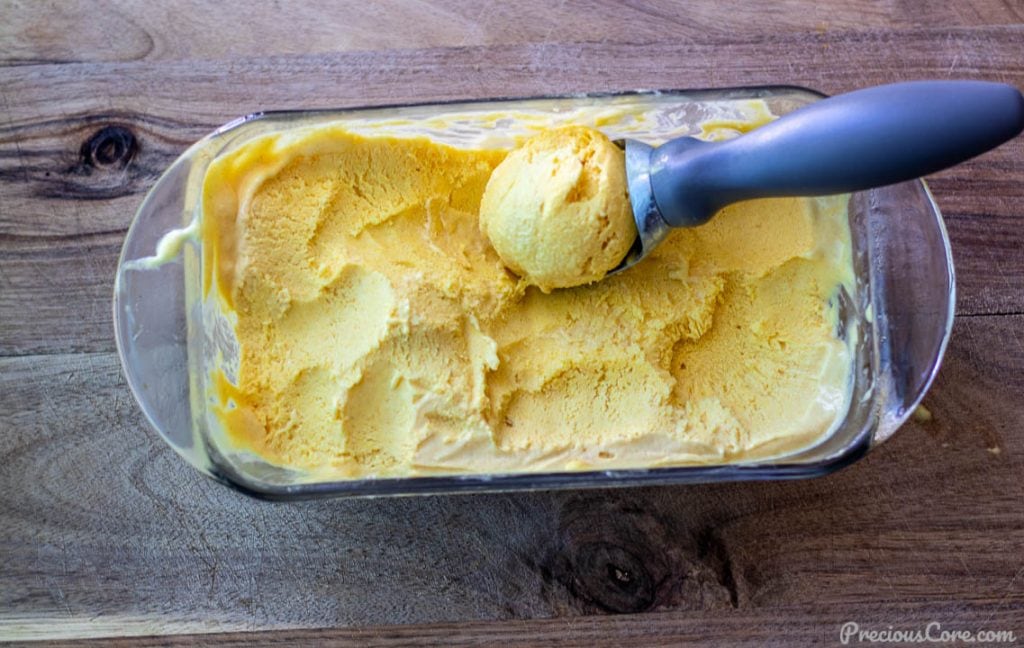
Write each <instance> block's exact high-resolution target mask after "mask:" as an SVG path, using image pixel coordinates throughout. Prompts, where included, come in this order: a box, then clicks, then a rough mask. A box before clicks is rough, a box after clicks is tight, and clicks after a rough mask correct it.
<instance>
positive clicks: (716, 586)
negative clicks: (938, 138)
mask: <svg viewBox="0 0 1024 648" xmlns="http://www.w3.org/2000/svg"><path fill="white" fill-rule="evenodd" d="M1022 327H1024V316H992V317H967V318H963V319H961V320H960V321H959V323H958V324H957V328H956V331H955V334H954V338H953V343H952V344H951V346H950V350H949V355H948V358H947V361H946V364H945V368H944V369H943V371H942V373H941V374H940V377H939V380H938V382H937V384H936V386H935V387H934V389H933V390H932V392H931V393H930V395H929V396H928V398H927V399H926V404H927V405H928V406H929V407H930V408H931V410H932V412H933V413H934V420H932V421H930V422H928V423H913V424H909V425H908V426H907V427H906V428H904V429H903V430H902V431H901V432H899V433H898V434H897V435H896V436H895V437H894V438H893V439H892V440H890V441H889V442H887V443H886V444H885V445H884V446H882V447H881V448H880V449H878V451H877V452H875V453H872V454H871V455H869V456H868V457H867V458H865V459H864V460H863V461H861V462H859V463H858V464H855V465H854V466H853V467H851V468H849V469H847V470H845V471H842V472H840V473H838V474H835V475H833V476H830V477H827V478H823V479H817V480H811V481H802V482H776V483H753V484H715V485H705V486H693V487H664V488H642V489H625V490H619V491H584V492H557V493H523V494H513V495H501V494H495V495H477V496H464V497H426V498H406V499H386V500H369V501H323V502H306V503H297V504H284V505H282V504H273V503H264V502H258V501H254V500H251V499H249V498H246V497H244V496H242V495H240V494H237V493H234V492H232V491H230V490H229V489H227V488H224V487H223V486H220V485H218V484H215V483H213V482H211V481H210V480H208V479H206V478H204V477H202V476H200V475H198V474H197V473H196V472H195V471H194V470H192V469H191V468H189V467H187V466H186V465H184V463H183V462H182V461H181V460H180V459H179V458H178V457H177V456H175V455H174V453H173V452H172V451H171V450H169V449H168V448H167V447H166V446H165V445H164V444H163V443H162V442H161V441H160V440H159V439H157V438H156V435H155V434H154V433H153V432H152V431H150V430H148V429H147V428H146V426H145V424H144V422H143V420H142V417H141V414H140V413H139V412H138V411H137V410H136V408H135V406H134V404H133V403H132V401H131V398H130V396H129V394H128V392H127V389H126V388H125V385H124V383H123V380H122V378H121V376H120V373H119V370H118V367H117V361H116V358H115V357H114V356H113V355H112V354H109V353H98V354H72V355H65V356H62V355H54V356H26V357H21V358H8V359H3V360H0V428H2V429H3V430H5V433H4V434H3V435H2V436H0V465H3V466H4V467H5V468H4V470H3V471H2V472H0V510H2V511H4V524H3V525H2V526H0V553H2V554H3V555H4V556H5V557H6V559H5V560H4V561H3V562H2V563H0V635H4V636H17V637H24V638H28V637H46V636H51V637H54V636H61V635H74V636H80V635H86V636H88V635H92V636H108V635H118V634H156V633H176V632H191V633H195V632H208V631H244V630H253V629H273V628H315V627H332V626H345V627H350V626H351V627H361V626H362V627H365V626H370V625H394V624H396V623H401V624H406V623H411V624H414V623H447V622H456V621H471V620H478V621H485V620H502V619H504V620H508V619H522V618H545V617H576V616H579V615H590V614H604V613H608V612H629V613H636V612H646V611H659V610H661V611H673V612H674V613H678V614H680V615H681V617H680V618H681V619H683V620H685V619H690V620H691V621H692V622H693V623H697V621H698V620H701V623H704V622H709V621H713V620H714V619H717V618H719V617H723V616H725V617H729V616H730V615H733V614H736V613H737V611H739V613H741V614H750V615H752V617H751V618H764V617H768V616H772V615H776V616H784V615H786V614H789V613H790V612H789V611H790V610H791V607H792V606H799V605H801V604H809V603H810V602H814V605H813V607H810V608H807V609H804V611H803V612H800V613H799V615H798V616H797V619H798V620H801V619H802V621H801V623H805V624H807V625H808V629H805V630H803V631H802V632H819V631H820V632H824V631H827V632H834V631H835V628H834V625H835V620H836V618H837V615H839V614H841V613H844V612H845V611H847V610H851V611H856V612H858V613H863V615H864V622H865V623H871V622H874V621H875V620H876V619H878V620H883V621H884V620H885V619H891V618H893V617H892V616H891V612H887V611H886V610H890V608H891V606H899V605H903V606H906V607H907V608H908V609H910V610H913V609H916V608H917V606H920V609H921V610H924V611H926V612H921V614H918V615H911V616H908V617H907V618H909V619H915V620H916V619H922V620H923V619H925V618H926V613H927V614H932V613H933V612H932V611H935V610H944V613H943V615H940V617H939V618H938V620H940V621H948V623H950V624H954V623H955V624H957V625H958V627H960V626H970V625H971V624H981V623H982V622H986V623H987V620H991V619H998V620H1000V621H1005V620H1007V619H1008V618H1010V612H1012V613H1014V614H1017V617H1016V618H1018V619H1019V618H1022V617H1021V613H1022V612H1024V578H1021V574H1022V573H1024V572H1022V571H1021V570H1022V569H1024V519H1022V517H1021V514H1020V502H1021V501H1022V499H1024V482H1022V481H1021V480H1020V474H1021V471H1022V470H1024V437H1022V435H1021V434H1020V430H1021V429H1022V426H1024V413H1022V411H1021V408H1020V406H1019V405H1018V404H1017V399H1018V398H1019V394H1020V392H1021V389H1022V388H1024V372H1022V371H1021V368H1022V367H1024V344H1022V340H1021V338H1020V333H1019V331H1021V330H1024V328H1022ZM1008 335H1009V336H1011V337H1010V339H1009V340H1008V339H1007V336H1008ZM951 475H955V478H952V479H951V477H950V476H951ZM993 610H994V611H995V613H994V614H990V613H992V612H993ZM1006 611H1009V612H1006ZM936 613H937V612H936ZM801 615H802V616H801ZM887 615H889V616H887ZM822 625H825V626H827V627H826V628H825V630H820V628H821V626H822ZM680 627H684V628H685V627H695V626H693V625H690V626H687V625H685V624H684V625H683V626H680ZM1018 630H1019V631H1022V632H1024V628H1018ZM496 631H497V630H496Z"/></svg>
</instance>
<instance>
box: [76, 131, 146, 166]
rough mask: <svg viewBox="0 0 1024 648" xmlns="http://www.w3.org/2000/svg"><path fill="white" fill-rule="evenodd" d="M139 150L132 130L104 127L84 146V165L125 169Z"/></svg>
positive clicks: (82, 153) (82, 154) (82, 151)
mask: <svg viewBox="0 0 1024 648" xmlns="http://www.w3.org/2000/svg"><path fill="white" fill-rule="evenodd" d="M138 149H139V144H138V141H137V140H136V139H135V135H133V134H132V132H131V131H130V130H128V129H127V128H125V127H124V126H104V127H103V128H101V129H99V130H98V131H96V132H95V133H93V135H92V137H90V138H89V139H87V140H86V141H85V142H84V143H83V144H82V149H81V156H82V163H83V164H85V165H88V166H92V167H100V168H102V167H119V168H124V167H126V166H127V165H128V163H129V162H130V161H131V160H132V158H133V157H135V153H136V152H137V151H138Z"/></svg>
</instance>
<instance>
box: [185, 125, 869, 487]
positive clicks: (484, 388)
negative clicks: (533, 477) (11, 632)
mask: <svg viewBox="0 0 1024 648" xmlns="http://www.w3.org/2000/svg"><path fill="white" fill-rule="evenodd" d="M510 148H511V147H509V146H495V147H489V146H478V147H476V148H473V147H464V148H453V147H450V146H446V145H442V144H439V143H437V142H435V141H433V140H431V139H427V138H416V137H404V136H403V137H388V136H374V137H367V136H362V135H357V134H354V133H352V132H351V131H350V130H344V129H342V128H340V127H329V126H328V127H319V128H314V129H307V130H303V131H299V132H293V133H283V134H273V135H267V136H263V137H261V138H259V139H257V140H254V141H252V142H249V143H247V144H245V145H242V146H241V147H240V148H238V149H237V150H235V151H233V152H230V153H228V154H226V155H223V156H221V157H219V158H218V159H217V160H216V161H215V162H214V163H213V164H212V165H211V167H210V169H209V171H208V173H207V176H206V180H205V185H204V194H203V207H202V209H203V213H202V227H201V237H202V241H203V253H204V258H203V267H204V270H205V271H206V275H205V282H204V286H205V289H206V290H207V291H208V292H207V299H208V301H213V302H217V303H219V304H220V305H221V307H222V308H223V309H225V310H226V311H227V312H229V313H231V314H232V317H234V318H236V321H235V324H234V329H235V334H236V336H237V339H238V342H239V349H240V354H239V355H240V358H239V363H238V367H237V376H232V377H231V379H229V378H228V377H227V376H225V375H224V374H223V373H219V372H218V373H217V375H216V376H215V381H214V384H215V387H216V388H215V390H214V394H213V397H214V398H215V400H216V402H217V407H216V411H217V421H219V423H220V424H222V426H223V429H224V431H225V433H226V436H227V438H228V440H229V441H230V443H232V444H234V445H235V446H237V447H240V448H245V449H249V450H251V451H253V452H255V453H257V454H259V455H261V456H263V457H265V458H266V459H267V460H269V461H272V462H274V463H278V464H281V465H287V466H291V467H296V468H301V469H305V470H307V471H309V474H310V475H314V476H316V477H315V478H318V479H320V478H325V477H333V478H345V477H353V478H354V477H362V476H396V475H399V476H401V475H414V474H436V473H466V472H470V473H494V472H507V471H541V470H544V471H551V470H583V469H604V468H623V467H643V466H660V465H678V464H693V463H722V462H734V461H746V460H755V459H758V458H765V457H770V456H773V455H777V454H780V453H786V452H792V451H795V450H798V449H801V448H804V447H807V446H808V445H811V444H813V443H815V442H816V441H818V440H820V439H821V438H822V437H823V436H824V435H825V434H827V432H828V431H829V430H830V428H831V426H832V425H833V423H834V422H835V420H836V419H837V417H840V416H842V414H843V413H844V412H845V410H846V407H847V400H848V394H849V389H848V380H849V375H850V367H851V359H850V351H849V349H848V347H847V344H846V343H845V342H844V341H842V340H840V339H838V338H837V326H838V321H837V308H836V296H837V294H838V292H839V291H840V290H841V289H842V288H843V287H844V286H845V287H847V288H850V287H851V286H852V264H851V260H850V241H849V231H848V228H847V225H846V202H845V199H843V198H842V197H837V198H828V199H815V200H809V199H779V200H764V201H754V202H748V203H743V204H738V205H734V206H732V207H730V208H728V209H726V210H724V211H723V212H722V213H720V214H719V215H717V216H716V217H715V218H714V219H713V220H712V221H711V222H710V223H709V224H708V225H705V226H702V227H699V228H695V229H689V230H678V231H674V232H672V233H671V234H670V235H669V237H668V238H667V239H666V241H665V242H664V243H663V244H662V245H660V246H659V247H658V248H657V249H656V250H655V251H654V252H653V253H652V255H651V256H650V257H649V258H648V259H646V260H645V261H644V262H642V263H641V264H639V265H638V266H637V267H635V268H632V269H630V270H629V271H627V272H624V273H621V274H618V275H615V276H611V277H607V278H605V279H603V280H601V281H599V282H596V283H592V284H590V285H585V286H581V287H577V288H568V289H563V290H557V291H554V292H551V293H545V292H543V291H541V290H539V289H538V288H537V287H535V286H530V285H527V282H526V281H524V280H522V279H520V278H518V277H516V276H514V275H513V274H512V273H510V272H509V271H508V270H507V269H506V267H505V264H504V263H503V262H502V260H501V259H500V258H499V256H498V254H497V253H496V252H495V250H494V249H493V248H492V246H491V245H490V244H489V243H488V240H487V239H486V238H485V236H484V235H483V234H482V233H481V231H480V225H481V224H480V222H479V208H480V204H481V199H482V198H483V196H484V190H485V187H486V186H487V183H488V181H489V180H490V179H491V177H492V172H493V171H494V169H495V168H496V167H497V166H498V165H499V164H500V163H501V162H502V160H503V159H504V158H505V157H506V155H507V154H508V150H509V149H510ZM609 164H610V163H609ZM512 190H514V189H510V191H512ZM618 235H619V234H617V235H616V236H618ZM621 235H622V236H624V237H626V238H628V236H626V233H624V232H623V233H621ZM629 236H631V234H629Z"/></svg>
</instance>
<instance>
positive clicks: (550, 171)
mask: <svg viewBox="0 0 1024 648" xmlns="http://www.w3.org/2000/svg"><path fill="white" fill-rule="evenodd" d="M480 229H481V230H482V231H483V233H484V235H485V236H486V237H487V238H488V239H490V241H491V245H493V246H494V249H495V250H496V251H497V252H498V256H499V257H501V260H502V261H503V262H504V263H505V265H506V266H508V267H509V269H511V270H512V271H513V272H515V273H516V274H518V275H519V276H520V277H523V278H524V279H525V280H526V281H527V282H529V283H531V284H534V285H536V286H538V287H539V288H540V289H541V290H543V291H544V292H550V291H551V290H552V289H554V288H569V287H572V286H579V285H582V284H587V283H591V282H594V281H597V280H598V279H601V278H602V277H604V276H605V275H606V274H607V273H608V271H609V270H611V269H612V268H614V267H615V266H617V265H618V264H619V263H620V262H621V261H622V259H623V257H625V256H626V253H627V252H628V251H629V248H630V246H631V245H632V244H633V241H634V239H636V224H635V223H634V222H633V212H632V209H631V207H630V204H629V195H628V192H627V190H626V163H625V159H624V155H623V152H622V150H621V149H619V147H617V146H616V145H615V144H613V143H612V142H611V140H609V139H608V138H607V137H605V136H604V135H603V134H602V133H600V132H599V131H596V130H594V129H592V128H586V127H583V126H570V127H566V128H559V129H555V130H549V131H545V132H543V133H541V134H539V135H536V136H534V137H532V138H530V139H529V140H527V141H526V142H525V143H523V145H522V146H521V147H519V148H518V149H516V150H515V151H513V152H512V153H510V154H509V155H508V156H507V157H506V158H505V159H504V160H503V161H502V163H501V164H499V165H498V167H497V168H496V169H495V170H494V173H492V174H491V178H490V180H489V181H488V183H487V188H486V190H485V191H484V195H483V199H482V200H481V203H480Z"/></svg>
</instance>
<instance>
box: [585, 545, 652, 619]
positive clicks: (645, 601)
mask: <svg viewBox="0 0 1024 648" xmlns="http://www.w3.org/2000/svg"><path fill="white" fill-rule="evenodd" d="M571 562H572V563H574V564H573V574H574V576H575V578H574V580H575V583H574V585H575V589H576V593H577V595H578V596H583V597H584V598H587V599H589V600H591V601H593V602H594V603H596V604H597V605H599V606H600V607H602V608H604V609H606V610H608V611H611V612H641V611H643V610H646V609H648V608H650V607H651V605H653V604H654V596H655V589H656V588H655V582H654V579H653V578H652V577H651V574H650V572H649V571H648V570H647V568H646V567H645V566H644V561H643V560H642V559H641V558H640V557H638V556H636V555H635V554H633V553H632V552H631V551H629V549H626V548H625V547H622V546H618V545H614V544H610V543H607V542H591V543H587V544H585V545H582V546H580V547H577V548H576V552H575V556H573V557H572V559H571Z"/></svg>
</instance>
